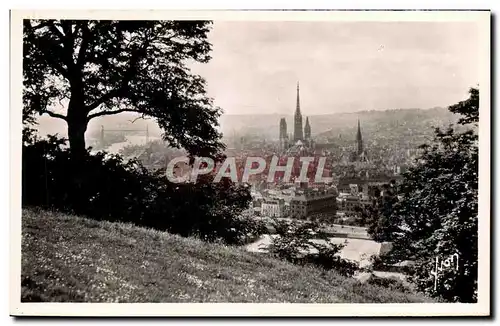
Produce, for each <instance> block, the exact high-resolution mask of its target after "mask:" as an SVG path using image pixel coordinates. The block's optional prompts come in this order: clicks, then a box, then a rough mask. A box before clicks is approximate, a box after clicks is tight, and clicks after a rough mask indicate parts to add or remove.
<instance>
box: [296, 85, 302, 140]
mask: <svg viewBox="0 0 500 326" xmlns="http://www.w3.org/2000/svg"><path fill="white" fill-rule="evenodd" d="M299 92H300V91H299V82H297V106H296V107H295V117H294V128H293V140H294V141H298V140H304V134H303V130H302V113H300V95H299Z"/></svg>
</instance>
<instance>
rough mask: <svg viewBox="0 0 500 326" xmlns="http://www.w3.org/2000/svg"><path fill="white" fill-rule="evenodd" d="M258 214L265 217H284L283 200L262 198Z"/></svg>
mask: <svg viewBox="0 0 500 326" xmlns="http://www.w3.org/2000/svg"><path fill="white" fill-rule="evenodd" d="M260 214H261V215H262V216H266V217H284V216H285V201H284V200H283V199H274V198H266V199H264V200H263V201H262V204H261V208H260Z"/></svg>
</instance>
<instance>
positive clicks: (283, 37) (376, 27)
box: [192, 21, 480, 115]
mask: <svg viewBox="0 0 500 326" xmlns="http://www.w3.org/2000/svg"><path fill="white" fill-rule="evenodd" d="M478 32H479V29H478V27H477V25H476V24H475V23H473V22H279V21H269V22H262V21H259V22H240V21H215V22H214V24H213V26H212V30H211V32H210V34H209V40H210V42H211V43H212V45H213V48H212V54H211V55H212V60H211V61H210V62H209V63H208V64H199V65H195V66H193V67H192V69H193V72H195V73H198V74H200V75H201V76H203V77H204V78H205V79H206V81H207V91H208V95H209V96H210V97H212V98H214V100H215V104H216V105H217V106H220V107H221V108H223V110H224V112H225V113H226V114H262V113H278V114H293V112H294V110H295V102H296V85H297V81H300V98H301V109H302V111H303V114H307V115H315V114H331V113H337V112H355V111H361V110H384V109H395V108H402V109H404V108H432V107H436V106H442V107H445V106H448V105H451V104H454V103H456V102H458V101H461V100H463V99H465V98H467V91H468V89H469V88H470V87H473V86H477V84H478V82H479V66H478V65H479V60H480V58H479V56H478V53H479V51H478V42H479V35H478Z"/></svg>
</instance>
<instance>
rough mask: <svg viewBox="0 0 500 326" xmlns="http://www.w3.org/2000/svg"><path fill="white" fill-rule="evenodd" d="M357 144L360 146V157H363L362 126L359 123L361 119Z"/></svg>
mask: <svg viewBox="0 0 500 326" xmlns="http://www.w3.org/2000/svg"><path fill="white" fill-rule="evenodd" d="M356 142H357V145H358V155H361V153H363V137H362V136H361V125H360V123H359V119H358V133H357V134H356Z"/></svg>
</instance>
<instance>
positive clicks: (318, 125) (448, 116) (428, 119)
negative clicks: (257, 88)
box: [220, 108, 457, 140]
mask: <svg viewBox="0 0 500 326" xmlns="http://www.w3.org/2000/svg"><path fill="white" fill-rule="evenodd" d="M283 117H284V118H286V121H287V131H288V133H292V132H293V117H292V116H283V115H278V114H269V115H266V114H259V115H257V114H256V115H224V116H222V117H221V119H220V123H221V129H222V132H223V133H224V135H225V136H226V137H231V136H243V135H260V137H262V138H266V139H275V140H277V139H278V137H279V120H280V119H281V118H283ZM358 119H359V120H360V123H361V128H362V131H363V134H364V136H366V137H370V136H371V135H372V134H373V133H387V132H391V133H395V134H398V133H401V134H404V133H406V132H408V130H409V129H410V130H411V131H412V132H414V133H425V134H428V133H432V127H433V126H445V125H448V124H450V123H454V122H455V121H456V120H457V116H456V115H454V114H452V113H451V112H449V111H448V109H447V108H432V109H395V110H385V111H375V110H372V111H360V112H354V113H334V114H324V115H312V116H309V121H310V124H311V129H312V135H313V137H315V138H320V139H321V138H323V139H327V138H332V137H334V138H335V137H339V135H342V137H348V138H352V139H354V136H355V131H356V128H357V120H358ZM304 123H305V117H304Z"/></svg>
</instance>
